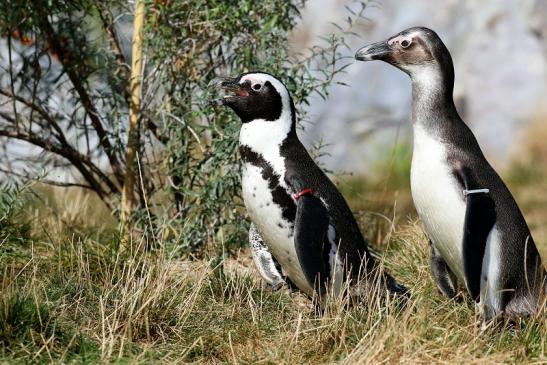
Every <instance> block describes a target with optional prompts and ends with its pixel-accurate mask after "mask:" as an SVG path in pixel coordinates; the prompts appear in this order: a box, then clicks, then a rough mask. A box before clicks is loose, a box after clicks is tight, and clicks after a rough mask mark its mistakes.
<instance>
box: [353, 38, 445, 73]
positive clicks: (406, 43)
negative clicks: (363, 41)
mask: <svg viewBox="0 0 547 365" xmlns="http://www.w3.org/2000/svg"><path fill="white" fill-rule="evenodd" d="M355 58H356V59H357V60H359V61H372V60H381V61H384V62H387V63H389V64H391V65H393V66H395V67H397V68H399V69H401V70H403V71H404V72H406V73H407V74H409V75H410V76H411V77H413V76H416V75H417V74H420V73H422V72H423V71H424V70H426V69H427V70H431V69H437V70H439V71H441V72H445V71H450V70H452V73H453V65H452V59H451V57H450V52H449V51H448V49H447V48H446V46H445V45H444V43H443V42H442V40H441V38H440V37H439V36H438V35H437V33H435V32H434V31H432V30H431V29H428V28H424V27H414V28H409V29H406V30H404V31H402V32H400V33H399V34H396V35H394V36H392V37H390V38H388V39H386V40H384V41H381V42H377V43H373V44H369V45H367V46H364V47H362V48H361V49H359V50H358V51H357V53H355Z"/></svg>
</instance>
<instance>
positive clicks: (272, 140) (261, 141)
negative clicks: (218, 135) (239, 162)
mask: <svg viewBox="0 0 547 365" xmlns="http://www.w3.org/2000/svg"><path fill="white" fill-rule="evenodd" d="M287 140H291V141H292V140H295V141H298V137H297V135H296V126H295V116H294V113H292V112H291V113H282V114H281V116H280V118H279V119H277V120H274V121H269V120H264V119H255V120H252V121H250V122H247V123H244V124H243V126H242V127H241V131H240V132H239V146H240V150H241V149H242V148H249V149H251V150H252V151H253V152H255V153H257V154H260V155H262V157H263V158H264V159H265V160H266V161H268V162H270V163H271V162H272V161H273V160H277V159H278V157H279V155H280V149H281V146H282V145H284V144H285V143H286V142H287ZM244 162H245V161H244Z"/></svg>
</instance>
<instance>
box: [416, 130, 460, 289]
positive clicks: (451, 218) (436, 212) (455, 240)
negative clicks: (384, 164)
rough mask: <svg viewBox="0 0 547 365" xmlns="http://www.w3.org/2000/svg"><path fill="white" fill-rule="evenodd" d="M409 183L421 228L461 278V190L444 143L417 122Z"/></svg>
mask: <svg viewBox="0 0 547 365" xmlns="http://www.w3.org/2000/svg"><path fill="white" fill-rule="evenodd" d="M410 175H411V177H410V184H411V189H412V199H413V200H414V205H415V207H416V210H417V211H418V215H419V216H420V219H421V221H422V223H423V225H424V228H425V230H426V232H427V234H428V235H429V238H431V240H432V242H433V244H434V245H435V247H436V248H437V249H438V250H439V252H440V253H441V255H442V257H443V258H444V260H445V261H446V262H447V264H448V266H449V267H450V269H451V270H452V271H453V272H454V274H456V276H457V277H458V278H459V279H460V280H463V277H464V275H463V263H462V242H463V227H464V221H465V209H466V207H465V201H464V198H463V191H462V190H461V189H460V188H459V187H458V182H457V180H456V178H455V176H454V175H453V174H452V171H451V167H450V165H449V163H448V160H447V153H446V147H445V146H444V144H443V143H442V142H441V141H440V140H439V139H438V138H437V137H435V136H432V135H430V134H429V133H427V132H426V131H425V130H424V128H422V127H421V126H419V125H416V126H414V150H413V155H412V167H411V174H410Z"/></svg>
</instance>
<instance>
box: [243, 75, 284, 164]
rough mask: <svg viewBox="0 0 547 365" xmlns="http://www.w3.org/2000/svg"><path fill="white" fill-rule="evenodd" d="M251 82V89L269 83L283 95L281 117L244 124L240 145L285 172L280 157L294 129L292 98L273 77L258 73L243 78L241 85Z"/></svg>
mask: <svg viewBox="0 0 547 365" xmlns="http://www.w3.org/2000/svg"><path fill="white" fill-rule="evenodd" d="M246 81H250V82H251V87H252V86H253V85H255V84H256V83H259V84H261V85H264V84H265V83H266V82H269V83H270V84H271V85H272V86H273V87H274V88H275V90H276V91H277V92H278V93H279V95H281V103H282V110H281V115H280V116H279V118H278V119H277V120H275V121H269V120H264V119H255V120H253V121H251V122H247V123H244V124H243V126H242V127H241V132H240V133H239V143H240V145H245V146H248V147H250V148H251V149H252V150H253V151H255V152H256V153H259V154H261V155H262V156H263V157H264V158H265V159H266V161H268V162H269V163H271V164H272V165H273V167H274V169H275V170H276V171H277V172H278V173H279V172H284V170H285V168H284V161H283V160H282V159H281V157H280V155H279V147H280V146H281V144H282V143H283V141H284V140H285V139H286V138H287V135H288V134H289V132H290V131H291V128H292V114H291V98H290V95H289V91H288V90H287V88H286V87H285V85H283V83H282V82H281V81H279V80H278V79H276V78H275V77H273V76H272V75H269V74H266V73H261V72H256V73H250V74H246V75H244V76H243V77H241V79H240V81H239V83H240V84H242V83H244V82H246Z"/></svg>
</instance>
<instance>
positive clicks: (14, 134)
mask: <svg viewBox="0 0 547 365" xmlns="http://www.w3.org/2000/svg"><path fill="white" fill-rule="evenodd" d="M0 117H2V118H4V119H6V120H8V121H9V122H10V123H15V120H13V118H11V117H10V116H9V115H7V114H6V113H3V112H0ZM0 136H3V137H7V138H13V139H18V140H21V141H25V142H27V143H30V144H33V145H35V146H37V147H40V148H41V149H43V150H44V151H48V152H52V153H55V154H57V155H59V156H62V157H64V158H65V159H67V160H69V161H70V162H71V163H72V165H73V166H74V167H75V168H76V169H77V170H78V171H79V172H80V173H81V174H82V176H83V177H84V178H85V180H86V181H87V182H88V183H89V185H90V186H91V187H92V189H93V190H94V191H95V192H96V193H97V194H98V195H99V197H100V198H101V199H102V200H103V201H105V203H106V204H109V202H108V199H107V198H108V194H107V193H106V192H105V191H104V189H103V187H102V186H101V184H100V183H99V182H98V181H97V180H96V179H95V177H94V176H93V174H92V173H91V171H89V170H88V169H87V168H86V167H85V166H84V164H83V163H82V161H81V158H80V157H81V156H79V153H78V154H75V153H74V151H73V150H70V149H69V148H64V147H62V146H58V145H55V144H53V143H52V142H51V141H48V140H45V139H42V138H40V137H38V136H37V135H35V134H33V133H28V132H22V131H8V130H0Z"/></svg>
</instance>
